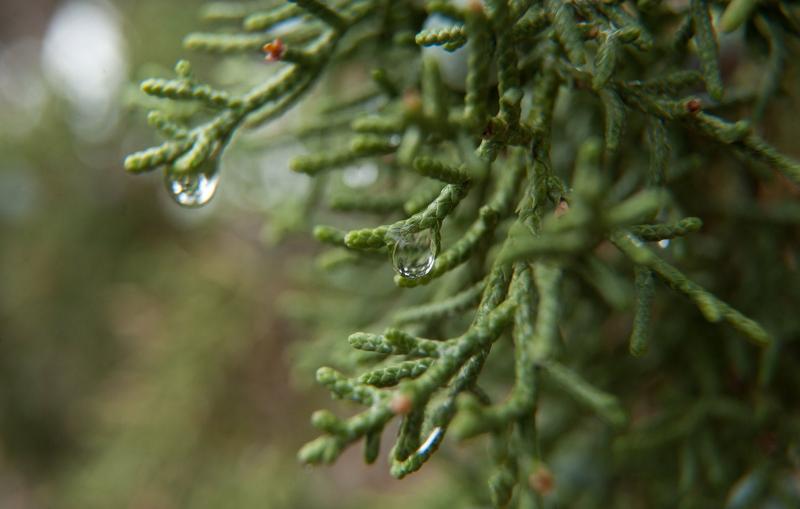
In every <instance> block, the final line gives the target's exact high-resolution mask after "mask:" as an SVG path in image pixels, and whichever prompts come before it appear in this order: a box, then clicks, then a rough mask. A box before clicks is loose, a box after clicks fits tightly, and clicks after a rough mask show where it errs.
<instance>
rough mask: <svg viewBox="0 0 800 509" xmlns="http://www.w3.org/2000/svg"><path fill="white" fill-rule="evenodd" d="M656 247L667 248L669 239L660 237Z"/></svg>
mask: <svg viewBox="0 0 800 509" xmlns="http://www.w3.org/2000/svg"><path fill="white" fill-rule="evenodd" d="M658 247H660V248H661V249H667V248H668V247H669V239H661V240H659V241H658Z"/></svg>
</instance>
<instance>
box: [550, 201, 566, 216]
mask: <svg viewBox="0 0 800 509" xmlns="http://www.w3.org/2000/svg"><path fill="white" fill-rule="evenodd" d="M567 212H569V203H567V200H561V201H560V202H558V205H556V209H555V210H554V211H553V215H554V216H556V217H561V216H563V215H564V214H566V213H567Z"/></svg>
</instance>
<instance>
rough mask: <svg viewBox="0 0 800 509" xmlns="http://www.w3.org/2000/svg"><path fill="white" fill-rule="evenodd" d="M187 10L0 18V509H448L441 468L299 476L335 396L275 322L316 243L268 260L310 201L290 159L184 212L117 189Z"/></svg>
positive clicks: (18, 8) (136, 190) (175, 54)
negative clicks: (317, 416)
mask: <svg viewBox="0 0 800 509" xmlns="http://www.w3.org/2000/svg"><path fill="white" fill-rule="evenodd" d="M197 6H198V2H196V1H188V0H180V1H177V0H176V1H169V2H164V1H160V0H139V1H136V2H133V1H123V0H116V1H114V2H110V1H101V0H72V1H64V2H58V1H55V0H2V1H0V508H3V509H23V508H25V509H27V508H50V507H54V508H61V507H63V508H95V507H96V508H137V509H150V508H153V509H156V508H157V509H167V508H173V507H192V508H198V507H209V508H212V507H213V508H216V507H236V508H247V507H259V508H273V507H276V508H281V507H331V508H336V507H375V505H376V500H377V499H381V500H382V502H381V504H382V506H384V507H391V506H395V505H397V506H401V505H404V504H407V503H408V500H409V498H410V497H415V500H418V501H420V503H421V504H423V506H425V507H435V505H434V504H433V502H431V503H429V504H427V503H426V502H425V499H426V497H428V496H430V497H433V498H436V499H437V500H442V501H448V500H449V502H450V503H453V502H454V501H455V500H457V497H456V496H455V495H454V496H453V497H452V498H451V497H447V496H445V497H442V496H441V495H442V494H443V490H447V489H452V488H453V486H455V485H457V484H458V483H453V482H452V481H453V480H452V479H445V478H443V476H442V474H439V473H436V472H435V468H430V469H428V472H427V473H426V474H424V475H421V476H417V477H416V478H414V479H410V480H408V481H404V482H403V483H402V484H398V483H396V482H395V481H392V480H390V479H389V478H388V474H387V473H386V470H387V469H386V468H385V465H384V464H383V462H379V464H378V465H376V466H374V467H367V466H364V465H363V464H362V461H361V456H360V451H358V450H356V449H354V450H352V451H350V452H349V453H348V454H347V455H346V456H345V457H344V458H342V460H341V461H340V462H339V463H338V464H337V465H336V466H335V467H333V468H330V469H314V470H308V469H303V468H301V467H300V466H299V465H298V463H297V462H296V460H295V453H296V450H297V449H298V447H299V446H300V445H301V444H302V443H304V442H305V441H307V440H309V439H310V438H312V437H313V436H314V432H313V430H312V429H311V427H310V425H309V424H308V416H309V415H310V413H311V411H312V409H314V408H319V407H320V406H322V405H321V403H322V402H327V401H328V396H327V394H324V393H323V391H322V390H319V389H316V388H313V390H310V387H311V386H310V384H308V383H307V381H310V380H313V375H311V373H312V372H313V371H312V370H311V368H310V367H309V368H308V369H307V370H306V371H305V372H303V373H301V374H297V373H295V374H292V371H291V369H290V367H289V366H290V364H291V360H290V357H291V355H290V351H289V349H287V345H289V344H290V342H292V341H300V342H302V341H303V339H304V337H303V334H302V333H303V331H302V329H301V328H300V326H298V325H292V324H290V323H289V322H288V321H287V320H286V319H284V318H281V316H280V313H279V311H278V310H277V309H276V307H277V304H276V303H277V302H278V300H279V298H280V296H281V295H284V294H285V293H286V292H290V291H291V290H292V285H296V283H292V281H293V280H295V278H292V277H290V276H287V274H291V272H292V270H296V269H295V268H293V267H295V265H293V264H292V263H291V260H292V259H293V258H295V257H297V256H302V253H303V252H305V251H307V250H309V249H312V248H311V243H310V242H308V241H307V240H305V239H304V238H303V237H298V238H289V239H287V241H286V242H283V243H282V244H281V246H280V247H275V248H271V247H268V246H267V244H266V243H265V242H264V240H263V239H264V238H265V236H268V235H269V232H270V231H271V228H272V229H274V224H271V223H269V222H268V220H267V218H266V216H267V215H266V214H265V210H266V209H267V208H269V207H270V206H271V207H272V208H273V209H274V210H277V211H278V212H279V211H281V210H287V208H285V207H283V205H282V204H281V203H280V202H277V201H276V200H278V199H279V197H280V196H282V195H288V196H291V195H292V193H295V191H302V189H303V188H304V186H306V182H305V180H304V179H302V178H299V177H296V176H294V177H293V176H292V175H291V174H290V172H288V171H286V167H285V161H286V159H287V158H288V156H289V155H288V152H287V150H283V152H278V153H277V154H276V155H274V156H271V159H269V160H264V159H258V158H255V159H254V157H253V156H248V157H247V158H242V161H239V162H238V163H237V164H239V163H240V164H242V165H247V164H249V167H248V168H246V169H247V170H249V171H242V172H240V173H242V176H241V181H240V182H239V183H238V184H237V183H236V182H235V180H234V181H232V182H230V183H227V182H225V183H223V184H222V189H221V191H220V194H221V195H220V196H218V197H217V198H216V199H215V200H214V201H213V202H212V205H210V206H209V207H207V208H206V209H202V210H197V211H186V210H182V209H180V208H179V207H178V206H177V205H175V204H174V203H172V202H171V201H170V200H169V198H168V197H167V195H166V193H165V192H164V189H163V184H162V182H161V179H160V176H159V175H157V174H151V175H148V176H145V177H132V176H129V175H126V174H125V172H124V170H123V169H122V167H121V161H122V159H123V157H124V155H125V154H126V153H128V152H130V151H132V150H136V149H140V148H143V147H145V146H148V144H150V143H151V142H152V141H154V137H153V134H152V133H151V131H150V129H148V128H147V126H146V125H145V122H144V116H145V113H146V108H144V107H142V105H141V102H142V101H143V99H142V98H141V97H140V96H139V95H138V94H137V87H136V85H135V83H136V82H137V81H138V80H140V79H141V78H143V77H146V76H150V75H154V74H159V73H161V74H162V75H165V74H164V73H167V72H169V68H170V67H171V66H172V64H173V63H174V62H175V61H176V60H177V59H178V58H181V57H183V56H186V53H185V52H184V51H183V50H182V49H181V44H180V42H181V39H182V37H183V35H184V34H186V33H188V32H189V31H191V30H193V29H197V28H198V27H200V25H199V21H198V20H197V19H196V11H197ZM195 61H197V60H195ZM199 62H200V63H201V65H202V59H201V60H200V61H199ZM153 64H155V65H160V66H162V67H163V68H160V67H155V68H154V67H152V65H153ZM148 66H150V67H148ZM207 68H208V67H207ZM233 152H235V151H233ZM289 152H290V151H289ZM281 175H284V176H283V177H282V176H281ZM270 193H271V194H270ZM295 194H297V193H295ZM270 196H272V197H273V198H269V197H270ZM254 197H255V199H254ZM265 197H266V198H265ZM262 198H263V199H262ZM270 200H272V202H271V203H266V204H265V203H264V202H265V201H267V202H270ZM289 210H290V209H289ZM279 216H280V214H270V217H279ZM306 375H308V376H306ZM298 381H300V382H298ZM304 381H305V382H304ZM326 404H327V403H326ZM443 461H444V460H443ZM463 481H464V482H467V483H468V482H469V480H463ZM448 487H449V488H448ZM481 488H482V486H478V487H477V489H481ZM387 495H389V496H388V497H387ZM420 497H421V498H420Z"/></svg>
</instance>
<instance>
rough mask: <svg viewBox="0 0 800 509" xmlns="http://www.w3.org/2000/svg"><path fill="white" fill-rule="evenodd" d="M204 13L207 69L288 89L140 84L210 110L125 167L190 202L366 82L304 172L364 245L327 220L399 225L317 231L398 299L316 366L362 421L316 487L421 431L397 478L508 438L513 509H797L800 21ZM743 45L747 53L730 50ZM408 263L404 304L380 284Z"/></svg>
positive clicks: (505, 452)
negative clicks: (345, 181)
mask: <svg viewBox="0 0 800 509" xmlns="http://www.w3.org/2000/svg"><path fill="white" fill-rule="evenodd" d="M204 13H205V16H206V18H208V19H209V20H211V21H214V22H215V23H222V24H224V25H226V26H227V27H229V28H228V29H226V30H225V31H221V32H219V33H198V34H191V35H189V36H188V37H187V38H186V39H185V45H186V47H187V48H188V49H192V50H200V51H206V52H212V53H226V54H229V53H241V54H244V55H251V56H253V57H255V56H258V55H262V56H265V57H266V60H268V61H270V62H271V63H270V64H265V65H272V66H274V67H275V68H276V71H275V73H274V74H273V75H272V77H271V78H270V79H268V80H267V81H265V82H264V83H261V84H258V85H256V86H255V87H254V88H252V89H251V90H249V91H246V92H243V93H241V92H240V93H234V92H227V91H223V90H218V89H216V88H214V87H212V86H211V85H209V84H206V83H204V82H202V81H201V79H200V78H198V77H195V76H194V75H193V74H192V72H191V69H190V66H189V64H188V63H187V62H185V61H182V62H179V63H178V65H177V66H176V74H177V77H175V78H170V79H150V80H147V81H145V82H143V83H142V86H141V89H142V91H144V92H145V93H146V94H149V95H152V96H155V97H159V98H164V99H168V100H169V101H181V102H192V103H197V104H199V105H200V106H202V108H201V109H202V111H203V112H204V113H203V115H198V119H197V121H196V122H195V123H193V124H191V125H189V126H187V125H183V124H181V123H179V122H178V121H177V120H175V119H171V118H170V116H169V109H168V108H167V109H165V111H163V112H152V113H151V114H150V117H149V118H150V121H151V124H152V125H153V126H154V127H155V128H157V129H158V131H159V132H160V133H162V134H163V135H164V136H165V137H166V141H164V143H162V144H161V145H159V146H156V147H153V148H150V149H146V150H143V151H141V152H137V153H135V154H132V155H130V156H128V158H127V159H126V160H125V167H126V169H127V170H128V171H130V172H134V173H140V172H146V171H149V170H153V169H158V168H163V171H164V174H165V178H166V179H167V182H168V188H169V189H170V190H171V192H172V193H173V195H174V196H175V197H176V199H177V200H178V202H179V203H182V204H186V205H201V204H203V203H205V202H206V201H208V200H209V199H210V198H211V197H212V196H213V191H214V189H215V187H216V183H217V177H218V172H219V170H218V164H217V162H218V160H219V158H220V156H221V154H222V152H223V151H224V150H225V149H226V146H227V145H228V144H229V142H230V141H231V139H232V137H234V136H235V135H236V134H237V133H238V132H239V131H241V130H245V129H251V128H253V127H257V126H260V125H262V124H265V123H267V122H270V121H278V122H280V120H278V119H279V118H280V117H281V115H283V114H284V113H285V112H286V111H287V110H288V109H290V108H291V107H293V106H295V105H296V103H298V102H299V101H301V100H303V99H304V98H306V97H309V94H308V93H309V92H310V91H311V90H313V89H314V86H315V84H317V83H319V82H325V81H329V80H335V79H336V78H337V76H338V75H339V74H340V73H342V72H344V71H343V69H345V68H346V67H347V65H356V66H359V67H360V68H363V70H364V71H365V72H364V73H363V75H364V78H363V80H362V83H361V84H360V88H359V90H357V93H356V94H354V93H352V91H346V92H348V93H344V92H345V91H343V92H342V93H341V94H328V95H326V96H325V97H324V98H322V99H316V100H315V99H310V100H311V101H312V103H313V104H312V105H313V106H315V107H316V113H315V114H308V115H306V117H304V121H305V123H304V124H303V125H300V126H298V127H295V128H292V129H287V131H291V132H284V133H281V134H282V135H286V134H291V135H293V136H295V137H296V138H298V139H300V140H304V141H307V142H308V143H309V146H314V147H316V150H314V151H313V153H310V154H308V155H304V156H301V157H298V158H296V159H295V160H294V161H293V162H292V163H291V170H293V171H295V172H300V173H304V174H308V175H310V176H313V177H314V178H315V179H317V181H318V184H317V186H316V187H315V188H314V189H315V191H314V192H313V193H312V195H311V196H310V197H309V202H308V204H307V209H306V212H307V216H308V217H307V219H308V220H309V221H317V220H322V221H336V220H338V221H339V222H340V223H341V224H349V223H347V222H346V221H345V220H342V219H341V218H342V216H341V215H333V214H330V213H329V212H327V210H328V209H329V208H330V209H333V210H337V211H342V212H358V213H360V214H361V215H359V216H358V217H359V218H365V217H367V218H368V217H370V215H372V216H374V217H375V219H374V220H373V221H372V222H371V223H368V224H364V225H362V226H361V227H359V228H356V229H350V230H346V229H339V227H335V226H327V225H319V226H316V228H315V229H314V236H315V237H316V238H317V239H318V240H320V241H321V242H322V243H324V244H327V245H329V246H330V249H331V250H332V251H328V252H325V253H323V255H321V256H322V258H323V263H322V264H321V265H322V266H323V267H324V268H325V269H326V270H328V271H332V272H337V271H338V272H339V276H338V277H344V278H345V279H347V280H349V281H351V282H352V284H353V285H363V286H370V287H372V286H373V285H374V286H376V287H377V288H381V289H382V290H381V293H380V295H381V296H380V298H379V299H375V298H374V296H373V297H369V296H362V297H355V296H354V297H353V298H354V299H355V298H361V299H363V302H362V303H360V304H359V305H361V306H363V307H365V308H366V310H365V311H364V313H363V315H362V319H360V320H359V321H358V322H357V323H356V322H354V323H352V324H351V326H352V328H353V329H356V328H362V329H363V331H362V332H355V333H353V334H351V335H350V336H349V338H345V337H330V336H331V334H330V332H331V331H332V330H334V328H333V327H332V326H331V327H326V325H325V323H326V322H325V320H326V319H330V321H331V323H332V322H333V321H334V319H333V318H331V317H326V316H325V315H324V311H322V310H321V311H320V312H319V313H320V314H321V316H320V317H319V319H320V320H321V321H322V325H321V327H320V328H321V330H322V331H323V332H324V333H325V334H322V335H323V336H326V337H324V338H320V339H319V340H318V341H319V342H320V343H319V344H323V343H326V342H330V341H334V342H339V343H341V342H343V341H345V340H347V341H348V342H349V345H350V346H351V347H352V348H353V350H352V352H351V353H350V354H349V355H347V356H344V357H341V358H340V357H337V358H335V359H331V361H333V360H336V361H337V362H338V363H339V364H340V365H338V366H337V368H338V369H334V368H331V367H322V368H320V369H319V370H318V371H317V381H318V382H319V383H320V384H321V385H323V386H324V387H326V388H327V389H328V390H330V392H331V394H332V395H333V397H334V398H338V399H345V400H349V401H351V402H353V403H355V404H356V405H360V406H361V407H363V408H362V409H361V410H360V411H359V412H357V413H355V414H353V415H351V416H349V417H347V418H343V417H338V416H336V415H334V414H333V413H331V412H328V411H319V412H317V413H315V414H314V416H313V418H312V424H313V426H314V427H315V428H317V429H318V430H319V432H320V433H321V435H320V436H319V437H318V438H316V439H314V440H312V441H310V442H309V443H308V444H307V445H306V446H305V447H303V448H302V450H301V451H300V452H299V458H300V460H301V461H302V462H304V463H308V464H319V463H331V462H334V461H336V459H337V458H338V457H339V455H340V454H341V453H342V452H343V451H344V450H345V448H347V447H349V446H352V445H354V444H357V443H363V446H364V448H365V453H364V455H365V460H366V461H367V462H369V463H371V462H373V461H375V460H376V459H377V458H378V457H379V453H380V451H379V448H380V445H381V435H382V434H385V433H388V431H387V426H389V424H390V423H392V422H394V421H397V422H399V431H398V434H397V436H396V438H395V439H394V446H393V448H392V449H391V451H389V452H388V461H389V463H390V467H389V468H390V471H391V473H392V475H393V476H395V477H397V478H403V477H405V476H407V475H410V474H412V473H413V472H415V471H417V470H419V469H420V468H423V467H424V464H425V463H426V462H428V461H430V460H432V458H435V457H436V456H437V451H438V450H439V449H440V446H441V447H443V448H446V447H448V446H447V445H446V444H445V445H442V443H443V442H444V441H446V439H455V440H468V439H471V438H474V437H479V436H485V437H488V439H489V441H490V453H489V454H488V455H487V456H486V457H485V458H484V459H483V460H480V463H482V464H484V466H485V468H484V470H485V471H486V476H485V478H486V480H487V482H488V488H487V490H486V500H491V503H492V504H493V506H494V507H520V508H531V507H555V506H565V507H604V506H614V507H624V506H643V507H660V506H664V507H675V506H680V507H709V506H713V507H721V506H722V505H724V504H725V503H727V506H728V507H752V506H761V505H764V504H767V503H771V504H778V505H776V507H793V506H796V504H800V489H798V487H797V481H796V476H797V472H798V471H800V443H798V438H797V437H798V436H800V415H798V413H797V407H798V401H799V400H798V389H800V377H798V373H800V369H798V368H800V364H798V358H800V357H798V355H799V354H800V351H799V350H798V344H797V338H799V337H800V319H798V315H797V313H796V308H797V306H798V304H800V275H798V272H797V263H798V254H797V241H798V229H797V223H798V222H799V221H800V209H798V205H797V201H796V200H797V196H798V195H797V190H798V186H800V163H798V162H797V161H796V160H794V159H792V158H791V157H789V156H788V155H786V154H784V153H783V152H781V151H779V150H778V149H777V148H775V147H774V146H773V145H772V144H771V143H770V142H769V141H768V140H767V139H766V138H767V137H766V136H765V135H763V134H762V132H766V130H764V129H762V128H763V127H764V126H765V124H764V122H765V119H766V118H767V116H766V114H765V112H766V111H767V110H768V108H769V105H770V104H771V103H772V102H774V101H776V100H779V98H780V96H781V94H782V92H783V91H784V90H785V89H786V88H791V87H793V85H792V83H793V81H792V80H791V79H789V78H788V77H787V76H788V73H790V72H795V76H796V70H795V71H793V70H792V69H791V67H790V66H789V65H788V64H789V63H790V61H791V59H790V58H788V56H790V55H792V54H797V36H798V35H800V24H799V23H798V17H797V16H798V12H797V9H796V7H795V6H794V4H793V3H791V2H788V1H779V0H774V1H769V2H767V1H765V2H756V1H746V0H743V1H739V0H733V1H731V2H726V1H720V2H714V1H710V0H690V1H688V2H661V1H658V0H639V1H635V2H634V1H627V2H619V1H615V0H607V1H602V2H599V1H598V2H594V1H580V0H578V1H573V2H562V1H556V0H544V1H536V0H486V1H485V2H479V1H477V0H472V1H469V2H460V1H443V0H429V1H425V2H411V1H409V2H392V1H389V0H336V1H330V2H323V1H320V0H295V1H293V2H287V3H283V2H263V3H258V4H253V3H247V4H238V3H233V2H230V3H228V2H226V3H219V4H211V5H209V6H208V7H207V8H206V9H205V11H204ZM732 31H738V32H736V33H738V34H740V35H742V36H743V37H744V39H743V40H744V41H746V42H747V45H746V46H745V45H743V44H741V42H739V43H734V42H729V40H728V39H725V38H722V37H720V33H718V32H732ZM278 34H279V35H278ZM345 64H347V65H345ZM729 67H730V68H732V69H733V70H730V69H728V68H729ZM754 68H755V69H757V71H754V70H753V69H754ZM739 70H741V72H740V74H737V72H739ZM741 73H748V74H744V75H742V74H741ZM753 73H758V74H759V76H758V78H759V79H755V78H754V77H753ZM794 88H795V90H794V92H795V93H796V87H794ZM790 92H791V91H790ZM363 161H368V162H373V163H374V164H376V165H377V167H378V168H379V177H378V179H377V181H376V182H375V183H373V184H371V185H370V186H369V187H366V188H362V189H358V190H352V191H348V193H346V194H342V190H341V188H339V189H338V190H337V189H336V186H334V185H333V184H332V182H335V179H334V178H333V176H334V175H335V174H336V173H337V172H339V171H340V170H341V169H342V168H347V167H350V166H352V165H353V164H356V163H359V162H363ZM365 221H369V219H365ZM376 261H377V262H378V263H377V264H376ZM387 264H391V265H392V266H393V267H394V271H395V273H396V274H395V276H394V279H393V283H394V284H395V285H396V287H397V288H396V289H392V290H390V291H384V287H383V286H380V283H375V282H374V280H375V279H382V280H383V281H386V280H388V279H390V278H388V277H387V275H386V272H385V271H383V270H382V267H384V266H385V265H387ZM331 277H337V276H336V275H335V274H334V275H325V274H321V275H318V276H317V278H318V279H317V280H316V282H317V283H318V284H322V283H323V281H325V280H326V278H331ZM314 298H315V297H314V296H311V297H310V299H314ZM304 302H308V303H307V304H306V305H308V306H313V304H312V303H311V302H312V301H304ZM307 313H313V311H312V310H309V311H308V312H307ZM326 351H327V350H326ZM340 370H342V371H340ZM470 461H472V462H478V461H477V460H470ZM465 462H466V461H465ZM462 463H464V462H462ZM462 467H463V468H472V467H470V466H467V465H462ZM452 468H454V469H457V468H460V467H459V466H458V465H455V466H453V467H452Z"/></svg>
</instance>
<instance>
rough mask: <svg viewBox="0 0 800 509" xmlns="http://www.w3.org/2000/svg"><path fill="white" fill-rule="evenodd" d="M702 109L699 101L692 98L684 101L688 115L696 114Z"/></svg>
mask: <svg viewBox="0 0 800 509" xmlns="http://www.w3.org/2000/svg"><path fill="white" fill-rule="evenodd" d="M702 108H703V103H701V102H700V99H697V98H696V97H693V98H692V99H689V100H688V101H686V111H688V112H689V113H697V112H698V111H700V110H701V109H702Z"/></svg>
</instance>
